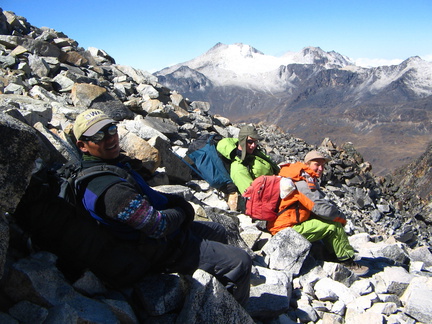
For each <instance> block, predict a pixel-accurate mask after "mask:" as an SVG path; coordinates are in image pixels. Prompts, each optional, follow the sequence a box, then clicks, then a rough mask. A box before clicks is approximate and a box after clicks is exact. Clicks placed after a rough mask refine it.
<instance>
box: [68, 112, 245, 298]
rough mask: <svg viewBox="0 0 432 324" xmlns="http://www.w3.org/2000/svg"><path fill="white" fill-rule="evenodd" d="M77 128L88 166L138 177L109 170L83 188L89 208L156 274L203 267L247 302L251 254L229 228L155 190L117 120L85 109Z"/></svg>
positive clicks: (183, 201)
mask: <svg viewBox="0 0 432 324" xmlns="http://www.w3.org/2000/svg"><path fill="white" fill-rule="evenodd" d="M73 132H74V135H75V137H76V139H77V142H76V145H77V147H78V148H79V149H80V150H81V152H82V153H83V157H82V164H83V168H84V169H85V168H89V167H92V166H95V165H100V166H103V165H116V166H119V167H120V168H122V169H124V170H127V173H128V174H129V175H130V176H132V178H133V179H134V181H131V180H128V179H125V178H126V177H125V178H121V177H120V176H116V175H112V174H111V175H110V174H105V175H100V176H95V177H94V178H91V179H90V180H89V181H88V182H87V183H86V184H85V185H84V186H83V188H80V191H81V192H82V202H83V205H84V208H85V209H87V210H88V211H89V212H90V214H91V215H92V216H93V217H94V218H96V219H97V220H98V221H99V222H100V224H101V226H105V228H107V229H108V230H109V231H110V232H112V233H113V235H115V236H116V237H118V238H119V239H121V240H123V241H126V242H130V243H133V244H135V245H136V247H137V249H139V251H140V252H141V253H142V254H143V255H145V256H146V258H147V260H148V261H149V262H150V264H151V270H150V271H151V272H152V273H154V272H160V273H162V272H171V273H172V272H178V273H183V274H192V273H193V272H194V271H195V270H196V269H202V270H204V271H206V272H208V273H210V274H212V275H214V276H215V277H216V278H217V279H218V280H219V281H220V282H221V283H222V284H223V285H225V287H226V288H227V289H228V291H230V292H231V293H232V294H233V296H234V297H235V298H236V299H237V301H238V302H239V303H241V304H243V305H244V304H245V302H246V301H247V300H248V297H249V289H250V286H249V283H250V270H251V264H252V263H251V258H250V256H249V255H248V254H247V253H246V252H245V251H243V250H242V249H240V248H238V247H234V246H230V245H227V244H226V243H227V236H226V230H225V228H224V227H223V226H222V225H221V224H218V223H212V222H195V221H193V219H194V215H195V213H194V209H193V207H192V206H191V205H190V204H189V203H188V202H187V201H186V200H185V199H183V197H180V196H178V195H173V194H166V193H160V192H157V191H155V190H153V189H152V188H150V187H149V186H148V185H147V184H146V182H145V181H144V179H143V178H142V177H141V176H140V175H139V174H138V173H137V172H136V171H134V170H133V169H132V168H131V167H130V163H128V158H127V157H126V156H124V155H123V154H121V153H120V151H121V149H120V147H119V135H118V133H117V126H116V122H115V121H114V120H112V119H111V118H109V117H108V116H107V115H106V114H104V113H103V112H102V111H100V110H95V109H89V110H86V111H85V112H83V113H81V114H80V115H79V116H78V117H77V118H76V121H75V124H74V128H73ZM133 182H136V183H135V184H132V183H133Z"/></svg>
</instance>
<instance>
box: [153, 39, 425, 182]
mask: <svg viewBox="0 0 432 324" xmlns="http://www.w3.org/2000/svg"><path fill="white" fill-rule="evenodd" d="M154 75H156V76H157V77H158V80H159V82H160V83H162V84H163V85H164V86H167V87H168V88H170V89H175V90H178V91H179V92H180V93H183V94H184V95H185V96H187V97H188V98H189V99H191V100H202V101H208V102H210V104H211V110H212V112H213V113H219V114H222V115H224V116H227V117H229V118H231V119H232V120H233V121H236V122H241V121H253V122H260V121H265V122H270V123H274V124H276V125H278V126H280V127H282V128H283V129H284V130H285V131H288V132H290V133H292V134H293V135H295V136H297V137H300V138H303V139H305V140H306V141H308V142H310V143H312V144H319V143H320V142H321V141H322V139H323V138H325V137H330V138H332V139H333V140H335V142H336V143H338V144H343V143H344V142H346V141H351V142H353V143H354V145H355V146H356V148H358V150H359V151H360V152H361V153H362V155H363V156H364V157H365V158H366V159H367V160H369V161H370V162H372V163H373V164H374V165H376V166H377V167H376V169H375V172H376V173H377V174H380V173H381V174H384V173H386V172H387V168H389V167H390V169H391V170H394V169H395V168H397V167H399V166H401V165H403V164H406V163H407V162H409V161H411V160H412V159H413V158H415V157H417V156H419V155H420V154H421V153H423V152H424V150H425V148H426V146H427V143H428V142H429V141H430V139H431V136H430V135H431V134H432V127H431V120H432V118H431V111H432V109H431V108H432V63H431V62H426V61H424V60H422V59H421V58H419V57H411V58H408V59H407V60H405V61H403V62H402V63H401V64H399V65H392V66H380V67H375V68H364V67H359V66H356V65H355V64H354V62H353V61H352V60H350V59H349V58H348V57H346V56H344V55H341V54H339V53H336V52H334V51H330V52H325V51H323V50H322V49H321V48H319V47H305V48H303V49H302V50H301V51H300V52H288V53H286V54H284V55H283V56H281V57H273V56H269V55H265V54H263V53H262V52H260V51H259V50H257V49H255V48H253V47H251V46H249V45H245V44H241V43H237V44H231V45H225V44H221V43H218V44H216V45H215V46H214V47H212V48H211V49H210V50H209V51H207V52H206V53H205V54H203V55H201V56H199V57H197V58H194V59H192V60H190V61H187V62H184V63H180V64H176V65H174V66H171V67H168V68H165V69H163V70H161V71H158V72H156V73H154ZM389 152H391V153H392V154H389ZM385 161H386V162H385ZM384 162H385V163H384Z"/></svg>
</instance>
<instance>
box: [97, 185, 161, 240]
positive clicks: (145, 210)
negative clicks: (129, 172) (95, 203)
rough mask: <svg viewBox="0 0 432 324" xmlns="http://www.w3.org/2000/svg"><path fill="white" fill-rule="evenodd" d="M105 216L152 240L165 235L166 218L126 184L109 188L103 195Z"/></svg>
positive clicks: (145, 198)
mask: <svg viewBox="0 0 432 324" xmlns="http://www.w3.org/2000/svg"><path fill="white" fill-rule="evenodd" d="M103 202H104V209H105V215H106V216H107V217H109V218H111V219H113V220H116V221H119V222H121V223H123V224H127V225H129V226H131V227H132V228H135V229H137V230H140V231H142V232H144V233H145V234H146V235H147V236H149V237H152V238H160V237H162V236H164V235H165V234H166V230H167V217H166V215H165V214H164V213H163V212H160V211H158V210H156V209H155V208H153V206H152V205H151V204H150V202H149V201H148V199H147V197H144V196H142V195H140V194H138V193H137V192H136V190H135V189H134V188H133V187H132V186H130V185H129V184H128V183H126V182H121V183H118V184H115V185H113V186H112V187H110V188H109V189H108V190H107V191H106V192H105V195H104V199H103Z"/></svg>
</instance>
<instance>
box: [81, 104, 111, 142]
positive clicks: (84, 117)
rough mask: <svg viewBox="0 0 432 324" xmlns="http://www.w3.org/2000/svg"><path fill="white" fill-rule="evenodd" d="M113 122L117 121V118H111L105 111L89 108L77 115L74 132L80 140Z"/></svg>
mask: <svg viewBox="0 0 432 324" xmlns="http://www.w3.org/2000/svg"><path fill="white" fill-rule="evenodd" d="M112 123H115V120H113V119H111V118H109V117H108V116H107V115H106V114H105V113H104V112H103V111H101V110H98V109H88V110H86V111H84V112H82V113H81V114H79V115H78V116H77V118H76V120H75V124H74V127H73V132H74V135H75V138H76V139H77V140H79V139H80V137H81V136H83V135H84V136H92V135H94V134H96V133H97V132H98V131H100V130H101V129H102V128H103V127H104V126H106V125H108V124H112Z"/></svg>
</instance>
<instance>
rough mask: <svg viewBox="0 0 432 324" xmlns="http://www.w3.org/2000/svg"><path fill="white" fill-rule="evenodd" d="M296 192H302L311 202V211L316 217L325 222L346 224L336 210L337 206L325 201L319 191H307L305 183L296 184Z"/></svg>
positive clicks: (307, 187) (342, 215)
mask: <svg viewBox="0 0 432 324" xmlns="http://www.w3.org/2000/svg"><path fill="white" fill-rule="evenodd" d="M296 187H297V190H299V191H300V192H302V193H303V194H304V195H305V196H307V197H308V198H309V199H310V200H312V201H313V203H314V204H313V208H312V210H311V212H312V213H314V214H315V215H316V216H318V217H321V218H323V219H326V220H331V221H335V222H339V223H342V224H343V225H345V224H346V217H345V214H344V213H343V212H341V210H340V209H339V208H338V206H337V205H336V204H335V203H334V202H332V201H331V200H328V199H326V197H325V194H324V193H323V192H322V191H321V190H319V189H315V190H311V189H309V186H308V184H307V183H306V181H298V182H296Z"/></svg>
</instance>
